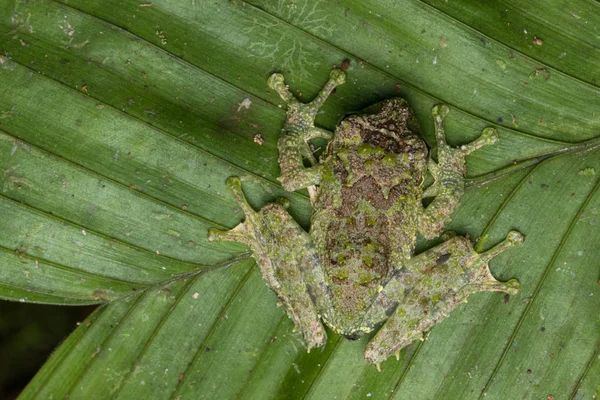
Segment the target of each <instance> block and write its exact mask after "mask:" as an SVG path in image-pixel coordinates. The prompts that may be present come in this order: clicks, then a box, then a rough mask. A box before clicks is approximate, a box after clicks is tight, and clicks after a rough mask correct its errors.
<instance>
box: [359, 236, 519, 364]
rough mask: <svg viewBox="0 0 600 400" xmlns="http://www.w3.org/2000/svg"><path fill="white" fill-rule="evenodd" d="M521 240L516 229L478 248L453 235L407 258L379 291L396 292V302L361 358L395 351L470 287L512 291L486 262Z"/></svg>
mask: <svg viewBox="0 0 600 400" xmlns="http://www.w3.org/2000/svg"><path fill="white" fill-rule="evenodd" d="M522 241H523V236H521V234H519V233H518V232H511V233H509V235H508V237H507V239H506V240H505V241H503V242H502V243H500V244H499V245H497V246H496V247H494V248H493V249H491V250H489V251H487V252H485V253H481V254H479V253H477V252H475V251H474V250H473V247H472V245H471V242H470V241H469V240H468V239H466V238H464V237H462V236H457V237H454V238H452V239H450V240H448V241H446V242H444V243H442V244H440V245H438V246H436V247H434V248H432V249H430V250H428V251H426V252H424V253H422V254H420V255H418V256H416V257H414V258H413V259H411V260H410V261H409V262H408V264H407V265H406V269H405V270H400V271H399V272H398V273H397V274H396V276H395V277H394V278H392V280H391V281H390V282H389V283H388V284H387V285H386V287H385V288H384V289H383V291H382V293H385V295H386V296H387V297H388V298H390V299H391V298H394V296H396V298H395V301H396V302H398V306H397V307H396V309H395V310H394V312H393V314H392V315H391V316H390V317H389V319H388V320H387V321H386V322H385V324H384V325H383V326H382V328H381V329H380V330H379V332H378V333H377V335H375V337H374V338H373V339H372V340H371V342H369V345H368V346H367V349H366V351H365V358H366V359H367V360H369V361H370V362H372V363H377V364H378V363H380V362H382V361H384V360H385V359H387V358H388V357H390V356H391V355H392V354H395V353H398V352H399V351H400V349H402V348H403V347H405V346H407V345H408V344H410V343H411V342H412V341H414V340H415V339H416V338H421V337H422V332H424V331H426V330H428V329H429V328H431V327H432V326H433V325H434V324H435V323H437V322H438V321H440V320H442V319H443V318H445V317H446V316H447V315H448V313H449V312H451V311H452V310H453V309H454V308H455V307H456V306H457V305H459V304H460V303H461V302H464V301H465V300H466V298H467V296H469V295H470V294H471V293H475V292H478V291H485V290H491V291H500V292H508V293H510V294H516V293H517V291H518V289H519V282H518V281H516V280H515V279H512V280H510V281H508V282H499V281H497V280H496V279H494V277H493V276H492V274H491V273H490V270H489V268H488V265H487V263H488V262H489V260H490V259H491V258H493V257H494V256H495V255H497V254H499V253H501V252H503V251H504V250H506V249H507V248H509V247H512V246H515V245H517V244H519V243H521V242H522ZM407 289H408V290H407Z"/></svg>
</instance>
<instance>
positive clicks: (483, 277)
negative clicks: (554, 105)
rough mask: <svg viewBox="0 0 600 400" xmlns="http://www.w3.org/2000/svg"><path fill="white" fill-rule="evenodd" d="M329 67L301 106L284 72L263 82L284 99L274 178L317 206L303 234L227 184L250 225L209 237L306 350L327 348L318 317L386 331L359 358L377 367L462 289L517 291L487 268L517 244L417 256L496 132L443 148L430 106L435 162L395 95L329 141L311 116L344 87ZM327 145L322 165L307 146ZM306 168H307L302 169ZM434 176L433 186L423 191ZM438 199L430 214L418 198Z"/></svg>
mask: <svg viewBox="0 0 600 400" xmlns="http://www.w3.org/2000/svg"><path fill="white" fill-rule="evenodd" d="M345 77H346V75H345V72H344V71H342V70H340V69H333V70H332V71H331V74H330V79H329V81H328V82H327V84H326V85H325V87H324V88H323V90H322V91H321V93H320V94H319V95H318V96H317V98H316V99H315V100H313V101H312V102H310V103H308V104H304V103H301V102H299V101H298V100H297V99H296V98H295V97H294V95H293V94H292V93H291V92H290V91H289V90H288V89H287V87H286V86H285V84H284V80H283V76H282V75H281V74H273V75H272V76H271V77H270V78H269V82H268V83H269V86H270V87H271V88H272V89H274V90H276V91H277V92H278V93H279V95H280V96H281V97H282V98H283V99H284V100H285V101H286V102H287V104H288V112H287V121H286V123H285V125H284V127H283V129H282V131H281V135H280V138H279V142H278V148H279V164H280V167H281V177H280V178H279V180H280V181H281V183H282V185H283V187H284V188H285V189H286V190H288V191H294V190H298V189H301V188H308V191H309V195H310V200H311V203H312V206H313V215H312V220H311V228H310V232H308V233H307V232H306V231H304V230H303V229H302V228H301V227H300V226H299V225H298V224H297V223H296V222H295V221H294V220H293V219H292V218H291V217H290V216H289V214H288V213H287V211H286V208H287V206H288V204H289V203H288V202H287V200H285V199H278V201H277V202H275V203H272V204H268V205H267V206H265V207H264V208H263V209H262V210H260V212H258V213H257V212H255V211H254V210H253V209H252V208H251V207H250V206H249V205H248V203H247V202H246V199H245V198H244V195H243V193H242V189H241V183H240V180H239V179H238V178H237V177H231V178H229V179H228V181H227V186H228V188H229V189H230V190H231V192H232V194H233V196H234V197H235V199H236V201H237V202H238V204H239V205H240V207H241V208H242V210H243V211H244V213H245V215H246V219H245V221H244V222H243V223H241V224H239V225H238V226H237V227H235V228H234V229H232V230H230V231H219V230H216V229H211V231H210V233H209V239H210V240H229V241H237V242H242V243H245V244H247V245H248V246H249V247H250V248H251V249H252V252H253V257H254V258H255V259H256V261H257V263H258V265H259V267H260V269H261V272H262V276H263V278H264V280H265V281H266V282H267V284H268V285H269V286H270V287H271V289H273V290H274V291H275V293H276V294H277V296H278V298H279V300H280V303H281V304H283V305H284V306H285V309H286V311H287V313H288V315H289V316H290V317H291V318H292V320H293V321H294V323H295V324H296V327H297V328H298V330H299V331H300V332H301V333H302V336H303V337H304V340H305V342H306V345H307V347H308V349H309V350H310V349H311V348H312V347H319V346H322V345H324V344H325V342H326V340H327V338H326V333H325V329H324V327H323V324H322V322H324V323H325V324H327V325H329V326H330V327H331V328H332V329H333V330H334V331H335V332H337V333H339V334H342V335H344V336H346V337H348V338H351V339H355V338H358V337H360V336H361V335H363V334H364V333H367V332H370V331H372V330H373V329H375V328H376V327H377V326H379V325H380V324H382V326H381V328H380V329H379V332H377V334H376V335H375V336H374V337H373V339H372V340H371V341H370V342H369V344H368V345H367V349H366V351H365V358H366V359H367V360H368V361H369V362H372V363H375V364H377V366H378V367H379V363H381V362H382V361H384V360H385V359H387V358H388V357H390V356H391V355H392V354H396V355H397V356H398V354H399V351H400V349H402V348H403V347H404V346H406V345H408V344H410V343H411V342H412V341H414V340H415V339H417V338H422V334H423V332H424V331H426V330H428V329H430V328H431V327H432V326H433V325H434V324H435V323H437V322H439V321H440V320H441V319H443V318H444V317H446V316H447V315H448V313H449V312H450V311H452V310H453V309H454V308H455V307H456V306H457V305H459V304H460V303H461V302H465V300H466V298H467V296H469V294H471V293H474V292H478V291H484V290H491V291H502V292H508V293H510V294H514V293H517V291H518V289H519V283H518V281H516V280H514V279H513V280H510V281H508V282H499V281H497V280H495V279H494V278H493V276H492V275H491V273H490V271H489V269H488V265H487V264H488V261H489V260H490V259H491V258H492V257H494V256H495V255H497V254H499V253H500V252H502V251H504V250H505V249H507V248H509V247H511V246H514V245H517V244H519V243H521V242H522V241H523V236H522V235H521V234H520V233H518V232H510V233H509V234H508V237H507V239H506V240H505V241H503V242H502V243H500V244H498V245H497V246H496V247H494V248H492V249H491V250H489V251H487V252H485V253H477V252H475V251H474V250H473V247H472V245H471V242H470V241H469V240H468V239H467V238H465V237H461V236H453V237H451V238H449V239H448V240H447V241H445V242H443V243H442V244H440V245H438V246H436V247H433V248H432V249H430V250H427V251H425V252H424V253H421V254H419V255H415V254H414V247H415V242H416V239H417V234H418V233H421V234H422V235H423V236H424V237H425V238H435V237H438V236H440V234H441V233H442V232H443V229H444V224H445V223H446V222H447V221H448V220H449V216H450V214H451V213H452V211H453V210H454V209H455V208H456V206H457V204H458V202H459V200H460V198H461V196H462V194H463V192H464V174H465V169H466V167H465V156H466V155H468V154H469V153H471V152H472V151H474V150H476V149H478V148H480V147H482V146H485V145H488V144H492V143H495V142H496V141H497V139H498V136H497V134H496V132H495V130H494V129H492V128H486V129H485V130H484V131H483V134H482V135H481V137H480V138H479V139H477V140H475V141H474V142H472V143H469V144H467V145H463V146H461V147H460V148H451V147H450V146H448V145H447V144H446V140H445V135H444V129H443V119H444V117H445V116H446V114H447V113H448V108H447V107H446V106H444V105H438V106H436V107H434V108H433V112H432V113H433V117H434V122H435V132H436V140H437V152H438V155H437V158H438V162H437V163H436V162H434V161H433V160H432V159H431V157H429V155H428V149H427V145H426V143H425V142H424V141H423V139H422V138H421V134H420V128H419V124H418V122H417V121H416V119H415V117H414V115H413V112H412V110H411V109H410V108H409V106H408V104H407V103H406V101H405V100H403V99H400V98H393V99H389V100H385V101H382V102H380V103H378V104H375V105H373V106H371V107H369V108H367V109H365V110H363V111H362V112H361V113H356V114H352V115H350V116H347V117H346V118H345V119H343V120H342V121H341V122H340V123H339V124H338V126H337V128H336V130H335V133H334V134H333V135H332V134H331V133H330V132H329V131H325V130H323V129H320V128H317V127H315V126H314V118H315V116H316V114H317V112H318V110H319V108H320V107H321V105H322V104H323V102H324V101H325V100H326V99H327V97H328V96H329V94H330V93H331V92H332V91H333V89H334V88H335V87H336V86H337V85H340V84H342V83H344V82H345ZM317 137H322V138H323V137H324V138H327V139H329V140H330V142H329V145H328V147H327V149H326V150H325V151H324V153H323V154H322V156H321V157H320V159H319V160H317V159H316V158H315V156H314V155H313V152H312V150H311V147H310V145H309V141H310V140H311V139H313V138H317ZM305 161H307V162H308V163H310V164H311V166H309V167H306V166H305ZM427 170H429V172H430V173H431V175H432V176H433V178H434V183H433V184H432V185H431V186H430V187H428V188H427V189H426V190H425V191H423V187H422V186H423V179H424V176H425V173H426V171H427ZM425 197H433V201H432V202H431V203H430V204H429V206H428V207H427V208H425V207H424V206H423V204H422V199H423V198H425Z"/></svg>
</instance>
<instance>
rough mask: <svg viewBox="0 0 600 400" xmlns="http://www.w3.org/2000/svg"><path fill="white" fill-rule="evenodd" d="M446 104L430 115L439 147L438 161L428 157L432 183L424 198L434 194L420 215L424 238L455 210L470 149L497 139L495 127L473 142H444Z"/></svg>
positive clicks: (433, 234)
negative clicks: (458, 144)
mask: <svg viewBox="0 0 600 400" xmlns="http://www.w3.org/2000/svg"><path fill="white" fill-rule="evenodd" d="M448 111H449V109H448V107H447V106H445V105H437V106H435V107H433V110H432V114H433V118H434V122H435V137H436V141H437V147H438V162H437V163H435V162H434V161H433V160H431V159H430V161H429V164H428V170H429V172H430V173H431V175H432V176H433V178H434V180H435V182H434V183H433V184H432V185H431V186H430V187H429V188H427V190H425V192H424V193H423V197H434V196H435V198H434V200H433V201H432V202H431V204H430V205H429V206H428V207H427V209H425V210H424V211H423V213H422V214H421V217H420V223H419V230H420V232H421V233H422V234H423V236H425V237H426V238H427V239H433V238H435V237H437V236H439V235H440V233H442V231H443V229H444V224H445V223H446V222H447V221H448V217H449V216H450V214H451V213H452V212H453V211H454V209H455V208H456V206H457V205H458V202H459V200H460V198H461V197H462V195H463V193H464V190H465V189H464V186H465V184H464V175H465V172H466V166H465V157H466V156H467V155H468V154H470V153H471V152H473V151H475V150H477V149H479V148H481V147H483V146H487V145H489V144H493V143H496V141H498V134H497V133H496V130H495V129H494V128H485V129H484V130H483V133H482V134H481V136H480V137H479V138H478V139H476V140H475V141H473V142H471V143H469V144H466V145H462V146H460V147H459V148H456V149H455V148H452V147H450V146H448V144H447V143H446V136H445V133H444V126H443V122H444V118H445V117H446V115H447V114H448Z"/></svg>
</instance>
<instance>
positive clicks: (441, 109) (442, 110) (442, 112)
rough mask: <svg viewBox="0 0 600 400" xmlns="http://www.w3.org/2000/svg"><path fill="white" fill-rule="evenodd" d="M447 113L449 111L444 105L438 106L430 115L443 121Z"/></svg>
mask: <svg viewBox="0 0 600 400" xmlns="http://www.w3.org/2000/svg"><path fill="white" fill-rule="evenodd" d="M449 112H450V109H449V108H448V106H447V105H445V104H438V105H436V106H434V107H433V108H432V109H431V114H432V115H433V116H434V117H440V118H441V119H444V118H445V117H446V115H448V113H449Z"/></svg>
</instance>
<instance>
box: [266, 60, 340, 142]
mask: <svg viewBox="0 0 600 400" xmlns="http://www.w3.org/2000/svg"><path fill="white" fill-rule="evenodd" d="M344 82H346V73H345V72H344V71H342V70H341V69H337V68H334V69H332V70H331V72H330V73H329V80H328V81H327V83H326V84H325V86H323V89H321V92H320V93H319V95H318V96H317V97H316V98H315V99H314V100H313V101H311V102H310V103H306V104H305V103H301V102H300V101H298V99H297V98H296V97H295V96H294V95H293V94H292V92H290V90H289V89H288V87H287V85H286V84H285V81H284V77H283V75H282V74H279V73H275V74H273V75H271V76H270V77H269V80H268V81H267V84H268V85H269V87H270V88H271V89H274V90H275V91H277V93H278V94H279V96H280V97H281V98H282V99H283V100H284V101H285V102H286V103H287V105H288V112H287V121H286V124H285V126H284V128H283V130H284V131H287V132H288V133H291V134H294V135H299V136H301V137H302V139H303V140H304V141H308V140H310V139H313V138H317V137H322V138H326V139H330V138H331V137H332V134H331V132H329V131H327V130H324V129H321V128H317V127H315V125H314V123H315V117H316V116H317V112H319V109H320V108H321V106H323V103H325V100H327V98H328V97H329V95H330V94H331V93H332V92H333V90H334V89H335V87H336V86H338V85H342V84H344Z"/></svg>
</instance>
